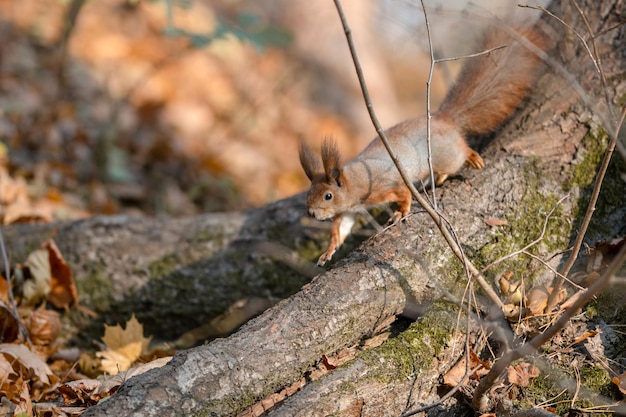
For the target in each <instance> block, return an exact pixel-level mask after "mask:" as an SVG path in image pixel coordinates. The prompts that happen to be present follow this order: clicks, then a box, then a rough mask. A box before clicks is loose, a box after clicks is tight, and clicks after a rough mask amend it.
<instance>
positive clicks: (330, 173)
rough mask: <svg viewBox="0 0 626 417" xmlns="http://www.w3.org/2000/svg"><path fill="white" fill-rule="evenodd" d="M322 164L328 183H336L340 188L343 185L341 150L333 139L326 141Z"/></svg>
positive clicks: (323, 146) (323, 147)
mask: <svg viewBox="0 0 626 417" xmlns="http://www.w3.org/2000/svg"><path fill="white" fill-rule="evenodd" d="M322 163H323V164H324V173H325V174H326V179H327V180H328V182H331V181H334V182H336V183H337V185H338V186H339V187H341V186H342V185H343V181H342V180H341V171H342V167H341V157H340V155H339V148H338V147H337V143H336V142H335V141H334V140H333V139H326V140H324V143H323V144H322Z"/></svg>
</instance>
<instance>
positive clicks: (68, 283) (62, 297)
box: [43, 239, 78, 310]
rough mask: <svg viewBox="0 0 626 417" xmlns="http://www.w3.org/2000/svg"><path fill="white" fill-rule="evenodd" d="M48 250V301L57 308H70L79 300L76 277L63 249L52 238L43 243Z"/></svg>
mask: <svg viewBox="0 0 626 417" xmlns="http://www.w3.org/2000/svg"><path fill="white" fill-rule="evenodd" d="M43 247H44V248H45V249H46V250H47V251H48V260H49V264H50V290H49V291H48V294H47V296H48V301H50V303H52V305H54V306H55V307H56V308H62V309H65V310H67V309H69V308H70V307H71V306H72V305H74V304H75V303H76V302H77V301H78V292H77V291H76V284H74V277H73V276H72V270H71V269H70V267H69V265H68V264H67V262H65V259H63V255H61V251H60V250H59V248H58V247H57V245H56V243H55V242H54V240H52V239H50V240H48V241H47V242H46V243H44V244H43Z"/></svg>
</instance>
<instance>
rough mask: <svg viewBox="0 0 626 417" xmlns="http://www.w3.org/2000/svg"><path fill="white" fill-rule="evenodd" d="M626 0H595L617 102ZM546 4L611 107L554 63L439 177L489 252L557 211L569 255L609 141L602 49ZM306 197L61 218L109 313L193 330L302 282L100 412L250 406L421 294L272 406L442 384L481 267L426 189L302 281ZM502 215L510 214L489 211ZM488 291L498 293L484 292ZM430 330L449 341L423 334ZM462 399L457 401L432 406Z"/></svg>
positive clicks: (417, 400)
mask: <svg viewBox="0 0 626 417" xmlns="http://www.w3.org/2000/svg"><path fill="white" fill-rule="evenodd" d="M561 3H562V4H561ZM623 3H624V2H623V1H622V0H618V1H607V0H604V1H601V2H597V1H594V0H586V1H582V0H581V1H579V2H578V4H579V5H580V6H581V7H582V9H583V10H584V11H585V13H586V17H587V19H588V20H589V21H590V22H591V25H592V28H593V30H594V31H595V32H600V31H605V29H609V28H612V29H611V30H606V31H605V32H604V34H603V35H602V36H599V37H597V38H596V39H595V41H596V44H597V45H596V46H597V48H598V51H599V53H600V55H601V57H602V63H603V66H604V71H605V72H606V74H607V83H608V85H607V91H606V93H607V94H608V96H609V99H610V100H611V102H612V103H613V104H615V105H616V106H620V105H623V103H624V101H626V100H624V97H626V86H625V84H624V83H623V80H624V79H625V78H626V73H624V68H626V65H625V64H626V62H625V61H626V56H625V55H624V54H623V45H624V44H623V39H626V29H625V27H624V26H623V25H622V26H619V25H618V23H619V21H620V19H623V15H622V16H621V15H620V13H623V10H624V4H623ZM551 10H552V11H553V12H554V13H555V14H556V15H558V16H563V17H564V18H566V20H567V21H568V22H569V24H570V25H571V26H572V27H573V28H575V29H576V30H578V31H580V33H585V32H586V29H585V25H584V22H583V21H582V19H581V17H580V15H579V14H578V13H577V12H576V10H575V9H574V7H573V6H572V4H571V2H569V1H563V2H556V3H555V4H553V5H552V6H551ZM544 20H545V21H547V22H548V24H549V26H550V28H551V29H550V30H551V32H550V35H551V36H552V38H553V40H554V41H555V44H556V45H557V47H556V48H555V49H554V50H553V51H551V53H550V57H552V58H553V59H557V58H558V59H559V60H561V61H562V64H563V65H564V67H565V68H567V69H568V70H569V71H570V73H571V74H572V75H573V76H574V78H575V79H576V80H578V82H580V84H581V85H582V87H583V89H584V90H585V91H587V94H589V95H590V96H591V97H593V98H594V100H593V103H592V104H593V105H594V106H593V107H594V108H591V109H590V108H589V107H587V106H586V105H585V103H583V102H582V101H581V100H580V98H579V97H578V96H577V95H576V94H575V91H574V89H573V88H571V86H570V85H569V84H568V82H567V81H566V80H565V79H564V78H563V76H562V74H555V73H552V72H549V71H546V74H545V75H544V76H543V77H542V78H541V80H540V81H539V82H538V85H537V88H536V89H535V90H534V92H533V95H532V97H531V98H530V100H529V101H528V103H527V104H526V105H525V107H524V108H523V109H520V111H519V112H518V114H517V115H516V116H515V117H514V118H513V119H512V120H511V121H510V122H509V123H508V124H507V126H506V127H505V128H504V129H502V131H501V132H500V133H499V134H498V135H497V137H495V138H493V140H491V141H490V143H488V144H483V145H484V146H483V147H482V149H480V150H481V154H482V155H483V158H484V159H485V162H486V164H487V166H486V168H485V169H483V170H481V171H474V170H470V169H466V170H463V171H462V172H461V173H460V175H458V176H456V177H454V178H451V179H450V180H448V181H447V183H446V184H444V186H442V187H441V188H438V189H437V190H436V195H437V201H438V204H439V207H440V209H441V210H442V212H443V214H444V215H445V217H446V218H447V219H448V220H450V222H451V223H452V225H453V226H454V229H455V231H456V235H457V237H458V239H459V240H460V241H461V242H463V247H464V249H465V250H466V253H467V255H468V257H470V259H471V260H472V262H474V263H475V264H477V265H478V266H479V267H480V266H485V265H488V264H489V263H491V262H493V261H495V260H496V259H498V258H499V257H501V256H502V255H504V254H507V253H510V252H513V251H515V250H517V249H520V248H522V247H524V246H525V245H527V244H528V243H529V242H532V241H533V240H535V239H537V238H538V237H539V236H540V235H541V233H542V232H543V231H544V223H545V224H546V228H545V236H544V238H543V239H542V240H541V242H540V243H539V244H537V245H535V246H533V248H532V254H533V255H535V256H536V257H539V258H541V259H545V260H549V261H548V263H549V264H550V265H551V266H553V267H556V268H558V266H559V264H560V263H561V262H562V261H563V256H565V255H563V254H565V253H567V248H568V247H569V245H570V242H571V241H572V239H574V237H575V236H576V234H577V232H578V226H579V223H578V222H579V218H580V217H581V215H582V213H583V212H584V210H585V209H586V201H588V196H589V192H590V189H591V187H592V182H593V172H594V170H595V168H596V166H597V163H598V161H599V158H598V155H601V154H602V152H603V150H604V149H605V147H606V140H607V138H606V134H604V133H603V129H604V128H605V127H603V126H600V125H598V120H600V119H599V118H598V117H597V114H608V113H607V111H606V109H603V108H602V106H596V105H595V104H596V103H601V102H602V100H603V97H604V94H605V91H603V90H602V88H601V83H600V81H599V77H598V75H597V73H596V72H595V69H594V66H593V62H592V61H591V60H590V58H589V57H588V55H587V52H586V51H585V49H584V48H583V47H582V46H581V45H580V42H579V41H578V39H577V38H575V37H573V36H571V33H570V32H568V31H567V30H566V29H565V28H564V27H562V26H560V25H559V24H558V23H557V22H555V21H554V20H552V19H550V18H546V19H544ZM587 104H589V103H587ZM594 112H598V113H594ZM609 119H610V117H609ZM611 169H612V170H613V171H612V172H611V174H610V175H609V176H608V178H607V179H606V182H605V184H604V187H603V194H602V198H601V201H600V203H599V205H598V209H597V211H596V214H595V216H596V222H595V223H594V224H592V228H591V230H590V231H589V233H588V237H587V243H588V244H589V245H590V246H593V245H594V243H595V242H597V241H599V240H609V239H611V238H612V237H614V236H623V235H624V234H625V233H626V226H625V225H626V184H625V183H624V181H623V180H622V179H621V177H620V173H621V174H623V172H624V170H625V168H624V164H623V161H620V160H619V159H616V160H615V161H613V165H612V168H611ZM565 196H568V197H566V198H565V199H562V198H563V197H565ZM559 201H561V202H560V203H558V202H559ZM553 210H554V211H553ZM304 212H305V207H304V199H303V197H302V196H296V197H293V198H291V199H287V200H283V201H280V202H277V203H275V204H272V205H269V206H267V207H263V208H259V209H256V210H251V211H247V212H242V213H227V214H220V215H206V216H201V217H197V218H191V219H178V220H172V219H143V218H140V219H131V218H127V217H117V218H99V219H87V220H84V221H81V222H77V223H72V224H65V225H56V226H54V230H55V239H56V240H57V243H58V244H59V246H60V247H61V249H62V251H63V253H64V254H65V256H66V257H67V259H68V262H69V263H70V265H71V266H72V268H73V269H74V271H75V274H76V280H77V282H78V286H79V292H80V293H81V297H83V298H82V299H81V301H82V302H83V303H84V304H85V305H87V306H88V307H90V308H93V309H96V310H98V312H99V313H101V314H102V317H105V318H106V320H111V321H112V320H117V319H118V318H122V316H125V317H124V318H126V317H127V316H128V314H129V313H130V312H135V313H136V314H137V315H138V316H139V318H140V320H142V321H143V322H145V323H146V325H147V329H148V330H149V331H150V332H151V333H152V334H156V335H157V337H159V338H163V339H173V338H176V337H178V336H179V335H180V333H181V331H183V330H187V329H190V328H192V327H195V326H197V325H199V324H202V322H206V321H207V320H211V319H212V318H214V317H215V316H216V315H217V314H219V313H221V312H223V311H224V310H225V309H226V308H227V307H228V306H229V305H231V304H232V303H233V302H234V301H236V300H240V299H242V298H245V297H250V296H259V295H260V296H261V297H265V298H267V299H268V300H270V303H271V302H274V301H275V300H278V299H280V298H285V297H287V298H285V299H284V300H283V301H280V302H279V303H278V304H276V305H274V306H273V307H271V308H270V309H268V310H266V311H265V312H264V313H263V314H261V315H260V316H258V317H257V318H255V319H253V320H251V321H250V322H248V323H247V324H245V325H244V326H243V327H242V328H241V329H239V331H237V332H236V333H234V334H232V335H231V336H229V337H227V338H223V339H217V340H214V341H213V342H211V343H209V344H207V345H204V346H200V347H197V348H193V349H189V350H186V351H183V352H181V353H180V354H178V355H176V356H175V357H174V359H173V360H172V361H171V362H170V363H168V364H167V365H165V366H164V367H162V368H160V369H154V370H152V371H149V372H147V373H145V374H142V375H140V376H137V377H134V378H131V379H130V380H128V381H127V382H126V383H125V384H124V385H123V386H122V387H121V388H120V390H119V391H118V392H117V393H116V394H115V395H114V396H112V397H111V398H110V399H107V400H106V401H103V402H102V403H101V404H98V405H97V406H95V407H93V408H91V409H89V410H87V411H86V412H85V414H84V415H85V416H105V415H137V416H139V415H159V416H179V415H211V416H213V415H214V416H229V415H233V416H234V415H238V414H239V413H242V412H243V411H244V410H246V408H248V407H250V406H252V405H253V404H254V403H255V402H257V401H259V400H261V399H263V398H265V397H267V396H268V395H270V394H272V393H274V392H278V391H280V390H281V389H283V388H284V387H287V386H289V385H290V384H292V383H293V382H294V381H298V380H300V379H301V378H302V376H303V374H305V373H306V372H307V370H308V369H310V367H311V366H312V365H314V364H315V363H318V362H319V361H321V360H322V357H323V356H324V355H331V354H332V353H334V352H336V351H338V350H340V349H341V348H344V347H346V346H352V345H355V344H359V343H360V341H361V340H363V339H365V338H367V337H370V336H372V335H373V334H376V333H377V332H379V331H380V330H381V329H383V328H384V324H387V323H389V321H390V320H393V318H394V317H395V316H398V315H400V314H401V313H403V312H404V313H407V314H410V315H414V314H415V313H416V311H417V312H418V313H424V312H425V319H423V320H422V321H420V322H417V323H416V324H414V325H412V326H411V327H410V328H409V329H408V330H406V331H405V332H402V333H401V334H400V335H399V336H396V337H394V338H392V339H391V340H389V341H387V342H386V343H384V344H383V345H382V346H379V347H377V348H374V349H372V350H371V351H366V352H363V353H362V354H361V355H359V356H358V357H357V358H356V359H355V360H354V361H352V362H350V363H348V364H346V365H344V366H342V367H340V368H338V369H336V370H334V371H332V372H330V373H329V374H328V375H326V376H325V377H323V378H322V379H321V380H320V381H317V382H315V384H314V385H313V384H309V385H308V386H306V387H305V388H304V389H302V390H301V391H299V392H298V393H296V394H295V395H293V396H292V397H291V398H289V399H287V400H286V401H285V402H284V404H282V405H280V406H277V407H275V408H274V409H272V410H271V411H270V415H280V416H282V415H290V416H291V415H367V416H374V415H376V416H392V415H394V416H397V415H399V413H401V412H402V411H403V410H405V409H407V408H411V407H414V406H415V405H417V404H425V403H428V402H432V401H433V399H434V398H437V396H438V394H437V383H436V379H437V378H436V375H438V374H439V373H440V370H446V369H448V368H449V367H450V366H451V365H452V364H453V363H454V362H455V361H456V360H457V359H458V358H459V357H460V355H461V354H462V349H460V348H458V349H453V350H450V349H448V348H449V347H451V346H458V344H459V337H460V336H459V335H458V334H456V333H457V332H454V331H453V330H452V329H453V327H451V326H453V324H454V323H452V322H453V319H452V318H450V317H451V316H450V312H451V311H452V312H453V313H452V317H455V316H454V311H455V307H452V306H451V305H449V306H448V311H447V314H446V313H445V309H444V312H443V313H442V311H441V309H442V307H441V306H442V303H441V302H436V303H435V305H436V306H437V308H436V309H435V308H434V309H430V310H429V309H428V305H429V303H430V302H432V301H433V300H435V299H438V298H441V297H442V295H441V294H442V292H443V291H444V290H445V291H447V292H449V293H451V294H452V295H453V296H456V297H458V298H461V297H462V295H463V291H464V289H465V287H466V285H467V279H466V276H465V273H464V272H463V268H462V265H461V263H460V262H459V261H458V260H457V259H456V258H455V257H454V256H453V255H452V253H451V251H450V250H449V248H447V245H446V244H445V242H444V241H443V239H442V238H441V237H440V236H439V233H438V231H437V230H436V228H435V226H434V224H433V222H432V221H431V219H430V218H428V216H427V215H426V214H425V213H423V212H422V210H420V208H419V207H414V208H413V212H412V214H411V215H410V216H409V217H408V218H407V219H406V221H404V222H402V223H400V224H398V225H396V226H393V227H390V228H387V229H386V230H385V231H383V232H381V233H378V234H376V235H375V236H373V237H371V238H370V239H368V240H367V241H365V242H364V243H362V244H360V245H359V246H358V247H357V248H356V249H354V250H352V251H351V252H350V253H349V254H348V255H347V256H346V257H345V258H343V259H341V260H339V261H338V262H337V263H336V264H334V265H332V266H331V268H330V269H329V270H328V271H326V272H324V273H322V274H320V275H317V276H316V277H315V278H314V279H313V280H312V281H311V282H310V283H309V284H306V285H304V287H303V288H302V289H300V290H299V291H298V289H299V288H300V287H301V286H302V285H303V284H304V283H305V282H306V281H307V279H306V278H305V277H306V276H307V274H310V273H311V272H312V271H314V270H313V269H312V267H310V266H309V263H307V262H306V261H312V260H314V259H315V258H316V255H318V254H319V252H321V250H320V248H321V247H322V246H323V245H324V241H325V233H323V231H320V230H315V229H313V228H311V227H310V224H309V223H307V222H303V214H304ZM549 213H552V215H551V216H550V217H549V218H548V219H547V221H546V218H547V216H548V214H549ZM494 218H495V219H500V220H504V221H505V222H506V224H503V225H500V226H493V224H494V223H493V222H490V221H485V220H486V219H494ZM489 224H492V225H489ZM51 230H53V227H52V226H15V227H10V228H6V229H5V230H4V233H5V235H6V236H7V241H8V242H9V243H8V244H9V246H10V247H11V248H12V250H13V251H14V254H15V255H14V256H15V258H16V259H19V257H20V256H23V254H24V253H26V250H27V249H28V248H30V247H33V245H36V244H38V243H37V242H38V241H40V240H41V239H42V237H46V236H48V235H50V234H51V233H52V232H51ZM286 248H287V249H286ZM285 265H287V267H285ZM503 271H512V272H513V274H514V275H517V276H520V277H521V276H523V277H525V278H527V279H543V280H548V279H551V278H552V277H553V272H552V271H550V270H549V269H546V268H545V267H544V266H543V265H542V264H541V263H539V262H537V261H536V260H535V259H533V258H529V257H524V256H517V257H514V258H511V259H510V260H508V261H507V262H503V263H500V264H499V265H498V266H497V267H494V268H491V269H490V270H489V271H488V273H487V277H488V278H489V279H491V280H495V279H497V277H498V275H499V274H500V273H502V272H503ZM102 288H104V289H105V291H104V292H98V290H99V289H102ZM477 297H478V299H479V300H480V301H485V300H483V299H482V298H481V296H480V292H478V295H477ZM444 298H445V297H444ZM485 305H487V303H486V302H485ZM486 308H487V307H486ZM91 323H93V322H90V323H89V324H91ZM426 331H427V333H425V332H426ZM446 334H447V335H448V336H447V337H444V336H445V335H446ZM442 335H444V336H442ZM461 337H462V336H461ZM425 341H428V343H427V344H428V345H429V348H432V349H433V350H422V349H421V347H420V346H422V344H423V343H424V342H425ZM394 344H396V345H397V344H400V345H401V346H405V347H407V349H406V351H407V352H408V355H405V356H398V354H397V349H396V350H394V349H393V346H394ZM390 349H391V352H396V353H389V352H390ZM451 352H453V353H451ZM420 355H426V356H429V357H435V358H436V360H433V361H431V362H429V361H424V360H423V358H424V356H420ZM372 358H375V360H374V361H372ZM407 366H409V367H410V369H411V372H409V371H407V369H408V368H407ZM435 367H436V369H435ZM380 368H384V369H383V370H384V374H382V375H381V373H380V372H379V371H380V370H381V369H380ZM416 375H426V376H425V377H424V379H423V381H425V382H427V383H424V384H417V385H416V381H417V379H416ZM420 378H421V377H420ZM340 384H343V387H340V386H339V385H340ZM418 385H419V389H415V387H416V386H418ZM390 393H392V394H393V395H391V394H390ZM453 406H454V405H451V404H450V403H446V405H445V407H444V410H442V409H441V408H439V409H437V410H435V411H433V412H432V413H434V414H433V415H435V414H437V413H442V412H445V411H446V410H447V411H450V407H453Z"/></svg>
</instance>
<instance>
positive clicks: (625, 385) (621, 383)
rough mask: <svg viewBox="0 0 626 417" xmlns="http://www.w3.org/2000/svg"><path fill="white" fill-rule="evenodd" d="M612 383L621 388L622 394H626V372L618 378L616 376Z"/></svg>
mask: <svg viewBox="0 0 626 417" xmlns="http://www.w3.org/2000/svg"><path fill="white" fill-rule="evenodd" d="M611 381H612V382H613V383H614V384H615V385H617V388H619V390H620V391H621V392H622V394H626V372H624V373H623V374H620V375H618V376H614V377H613V379H612V380H611Z"/></svg>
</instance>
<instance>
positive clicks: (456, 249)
mask: <svg viewBox="0 0 626 417" xmlns="http://www.w3.org/2000/svg"><path fill="white" fill-rule="evenodd" d="M333 1H334V3H335V7H336V8H337V12H338V14H339V17H340V19H341V24H342V26H343V29H344V33H345V35H346V39H347V41H348V47H349V49H350V54H351V56H352V61H353V63H354V67H355V70H356V73H357V77H358V80H359V84H360V86H361V92H362V94H363V98H364V100H365V103H366V107H367V111H368V113H369V116H370V119H371V120H372V123H373V124H374V127H375V129H376V133H377V134H378V137H379V138H380V140H381V142H382V143H383V145H384V146H385V149H386V150H387V152H388V153H389V157H390V158H391V160H392V161H393V163H394V164H395V166H396V168H397V169H398V172H399V173H400V176H401V177H402V180H403V181H404V183H405V185H406V186H407V187H408V188H409V190H410V191H411V194H412V196H413V198H415V199H416V200H417V202H418V203H419V204H420V205H421V206H422V207H423V208H424V210H426V212H427V213H428V214H429V215H430V217H431V218H432V219H433V221H434V222H435V225H436V226H437V228H439V231H440V232H441V234H442V235H443V237H444V239H445V240H446V242H447V243H448V245H449V246H450V248H451V249H452V252H453V253H454V254H455V255H456V256H457V258H459V259H460V260H461V262H463V264H464V265H465V268H466V270H467V271H468V273H469V274H470V275H471V276H472V277H473V278H474V279H475V280H476V282H478V284H479V285H480V286H481V288H482V289H483V291H485V293H486V294H487V296H488V297H489V299H490V300H491V301H492V302H493V303H494V304H496V305H497V306H498V307H500V308H501V309H502V308H504V304H503V303H502V300H500V298H499V297H498V294H497V293H496V292H495V290H494V289H493V288H492V287H491V286H490V285H489V284H488V283H487V281H486V280H485V278H484V277H483V276H482V274H481V273H480V271H479V270H478V269H477V268H476V267H475V266H474V265H473V264H472V263H471V262H469V260H468V259H467V258H466V256H465V253H464V252H463V249H462V248H461V246H460V245H458V244H457V242H456V241H455V238H454V236H453V235H452V233H450V231H449V230H448V229H447V227H446V225H445V223H444V221H443V219H442V216H441V214H440V213H439V212H438V211H437V210H435V209H434V208H433V207H432V206H431V205H430V204H428V200H427V199H426V198H425V197H423V196H422V195H420V193H419V192H418V191H417V189H416V188H415V186H414V185H413V183H412V182H411V179H410V178H409V176H408V175H407V173H406V170H405V169H404V167H403V166H402V164H401V163H400V160H399V159H398V157H397V156H396V154H395V152H394V151H393V149H392V147H391V145H390V143H389V141H388V140H387V136H386V134H385V131H384V130H383V129H382V127H381V125H380V123H379V122H378V118H377V117H376V113H375V112H374V108H373V106H372V101H371V99H370V96H369V92H368V90H367V85H366V84H365V79H364V77H363V71H362V69H361V64H360V62H359V59H358V56H357V54H356V49H355V46H354V42H353V40H352V31H351V30H350V27H349V26H348V22H347V20H346V17H345V14H344V13H343V8H342V7H341V2H340V0H333Z"/></svg>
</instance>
